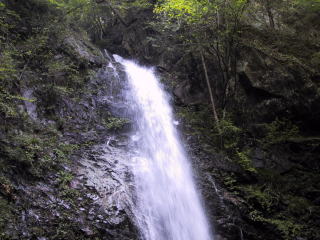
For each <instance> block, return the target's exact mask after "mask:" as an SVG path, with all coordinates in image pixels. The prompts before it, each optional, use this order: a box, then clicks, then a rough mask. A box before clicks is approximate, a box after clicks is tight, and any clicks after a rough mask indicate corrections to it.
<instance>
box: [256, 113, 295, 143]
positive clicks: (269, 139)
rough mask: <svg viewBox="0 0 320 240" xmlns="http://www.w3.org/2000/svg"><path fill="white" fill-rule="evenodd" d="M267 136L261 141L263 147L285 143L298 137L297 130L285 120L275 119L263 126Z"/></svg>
mask: <svg viewBox="0 0 320 240" xmlns="http://www.w3.org/2000/svg"><path fill="white" fill-rule="evenodd" d="M265 127H266V130H267V134H266V136H265V137H264V138H263V139H262V140H261V141H262V142H263V143H264V144H265V146H270V145H273V144H277V143H282V142H286V141H288V140H290V139H294V138H297V137H299V128H298V126H296V125H294V124H293V123H292V122H291V121H289V120H287V119H278V118H277V119H276V120H274V121H273V122H271V123H270V124H265Z"/></svg>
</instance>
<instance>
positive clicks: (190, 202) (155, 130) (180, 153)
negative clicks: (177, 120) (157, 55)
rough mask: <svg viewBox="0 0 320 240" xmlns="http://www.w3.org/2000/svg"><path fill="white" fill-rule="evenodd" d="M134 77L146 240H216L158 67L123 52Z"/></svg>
mask: <svg viewBox="0 0 320 240" xmlns="http://www.w3.org/2000/svg"><path fill="white" fill-rule="evenodd" d="M115 59H116V60H117V61H118V62H120V63H121V64H122V65H123V66H124V67H125V71H126V73H127V76H128V84H129V89H128V91H127V97H128V100H129V101H130V102H129V103H130V104H131V108H132V112H134V113H135V114H134V116H135V117H134V118H135V119H134V120H135V124H136V131H135V133H134V134H133V135H132V140H133V141H134V142H135V143H136V146H137V149H138V150H137V153H136V156H135V157H134V158H133V159H132V169H133V173H134V178H135V185H136V195H137V202H136V206H135V210H134V213H135V215H136V216H135V217H136V219H137V222H138V225H139V228H140V231H141V235H142V238H143V239H144V240H211V239H212V237H211V235H210V231H209V227H208V223H207V221H206V217H205V214H204V212H203V209H202V206H201V202H200V199H199V196H198V195H197V192H196V189H195V184H194V182H193V178H192V173H191V169H190V166H189V163H188V159H187V157H186V154H185V152H184V150H183V148H182V146H181V143H180V141H179V138H178V135H177V132H176V129H175V126H174V119H173V115H172V110H171V107H170V105H169V101H168V96H167V95H166V93H165V92H164V90H163V89H162V87H161V85H160V83H159V81H158V79H157V77H156V76H155V73H154V71H153V70H152V69H148V68H144V67H141V66H138V65H137V64H135V63H134V62H132V61H129V60H124V59H122V58H120V57H118V56H115Z"/></svg>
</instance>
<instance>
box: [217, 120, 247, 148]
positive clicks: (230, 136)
mask: <svg viewBox="0 0 320 240" xmlns="http://www.w3.org/2000/svg"><path fill="white" fill-rule="evenodd" d="M218 126H219V129H220V132H219V131H218ZM214 128H215V131H216V132H217V134H218V137H219V138H221V140H222V143H223V148H224V149H234V148H235V147H236V146H237V145H238V144H239V141H240V136H241V133H242V129H241V128H239V127H237V126H236V125H235V124H234V123H233V122H232V120H229V119H222V120H220V121H219V123H215V127H214Z"/></svg>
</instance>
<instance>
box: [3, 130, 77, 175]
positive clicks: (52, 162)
mask: <svg viewBox="0 0 320 240" xmlns="http://www.w3.org/2000/svg"><path fill="white" fill-rule="evenodd" d="M9 140H10V142H12V143H14V145H5V146H4V154H5V155H4V156H5V157H6V158H7V160H8V161H9V162H8V164H9V166H10V165H15V166H17V167H20V168H24V170H25V171H28V172H29V173H31V174H32V175H34V176H36V177H42V176H43V174H45V173H46V172H47V171H50V170H53V169H54V168H58V166H59V164H62V163H66V162H68V161H69V156H70V154H72V152H73V151H74V150H75V149H76V146H75V145H71V144H64V143H60V142H59V141H58V138H57V136H55V135H42V136H41V135H36V134H30V133H20V134H17V135H12V136H11V137H10V139H9Z"/></svg>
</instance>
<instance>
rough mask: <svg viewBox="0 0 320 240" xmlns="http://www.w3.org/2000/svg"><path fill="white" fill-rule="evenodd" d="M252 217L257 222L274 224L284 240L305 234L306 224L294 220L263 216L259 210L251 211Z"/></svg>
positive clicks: (290, 239)
mask: <svg viewBox="0 0 320 240" xmlns="http://www.w3.org/2000/svg"><path fill="white" fill-rule="evenodd" d="M251 219H252V220H254V221H257V222H262V223H268V224H272V225H274V226H275V227H276V229H277V230H278V231H279V232H280V233H281V235H282V237H283V239H284V240H292V239H294V238H296V237H297V236H301V235H303V231H304V225H302V224H298V223H295V222H294V221H292V220H289V219H286V220H283V219H273V218H265V217H262V216H261V213H259V212H258V211H253V212H252V213H251Z"/></svg>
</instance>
